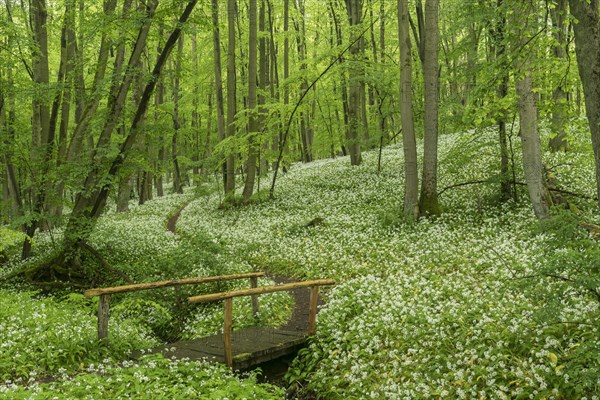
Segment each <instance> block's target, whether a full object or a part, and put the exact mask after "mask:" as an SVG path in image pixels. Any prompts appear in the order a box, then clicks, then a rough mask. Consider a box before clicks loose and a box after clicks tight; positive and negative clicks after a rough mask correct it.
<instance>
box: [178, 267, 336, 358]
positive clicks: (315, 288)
mask: <svg viewBox="0 0 600 400" xmlns="http://www.w3.org/2000/svg"><path fill="white" fill-rule="evenodd" d="M326 285H335V280H333V279H315V280H312V281H304V282H293V283H286V284H283V285H271V286H261V287H256V288H254V287H253V288H252V289H240V290H232V291H229V292H220V293H212V294H205V295H200V296H192V297H189V298H188V302H189V303H191V304H195V303H205V302H209V301H216V300H223V303H224V304H223V305H224V307H223V308H224V310H223V311H224V322H223V348H224V353H225V354H224V356H225V364H227V366H228V367H230V368H232V367H233V348H232V343H231V339H232V335H233V298H234V297H240V296H252V308H253V310H254V312H255V313H256V312H257V311H258V299H257V296H258V295H259V294H265V293H274V292H283V291H287V290H293V289H299V288H306V287H308V288H310V303H309V310H308V334H309V335H310V336H312V335H314V334H315V323H316V320H317V302H318V299H319V287H321V286H326Z"/></svg>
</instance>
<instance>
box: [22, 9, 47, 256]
mask: <svg viewBox="0 0 600 400" xmlns="http://www.w3.org/2000/svg"><path fill="white" fill-rule="evenodd" d="M30 7H31V8H30V24H31V28H32V30H33V40H34V45H35V50H34V52H33V55H32V72H33V81H34V83H35V84H36V86H37V87H38V90H41V91H42V92H43V91H45V90H46V89H47V88H49V84H50V70H49V66H48V31H47V29H46V24H47V19H48V13H47V10H46V2H45V0H32V1H31V5H30ZM32 107H33V114H32V167H33V179H34V180H35V181H37V189H36V190H35V192H34V193H33V196H32V200H33V213H34V215H37V217H35V219H34V220H33V221H31V222H30V223H29V224H27V227H26V229H25V233H26V234H27V236H28V237H29V238H33V235H34V234H35V231H36V230H37V228H38V227H39V225H40V223H41V219H40V215H41V214H42V212H43V211H44V209H43V208H44V206H45V204H46V195H47V185H48V178H49V177H48V172H49V169H50V160H51V159H52V157H53V153H54V135H53V132H52V131H51V130H50V106H49V104H48V101H47V100H46V99H45V98H44V96H35V97H34V99H33V103H32ZM30 253H31V240H25V241H24V242H23V251H22V258H23V259H25V258H28V257H29V256H30Z"/></svg>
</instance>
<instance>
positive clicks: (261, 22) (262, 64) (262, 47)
mask: <svg viewBox="0 0 600 400" xmlns="http://www.w3.org/2000/svg"><path fill="white" fill-rule="evenodd" d="M265 1H266V0H261V3H260V9H259V13H258V15H259V17H258V30H259V32H260V40H259V41H258V50H259V51H258V60H259V62H258V66H259V76H258V86H259V89H260V90H259V94H258V130H259V132H261V133H262V132H263V131H264V126H265V122H266V115H267V109H266V107H265V104H266V101H267V100H266V93H267V85H268V84H269V54H268V51H267V35H266V33H267V32H266V21H265V18H266V15H265V14H266V11H265ZM261 136H262V135H261ZM261 147H262V150H263V151H262V152H261V156H260V163H259V164H260V171H259V188H258V190H260V175H262V174H266V173H267V168H268V164H267V157H266V150H267V149H268V148H269V147H268V141H267V140H262V146H261Z"/></svg>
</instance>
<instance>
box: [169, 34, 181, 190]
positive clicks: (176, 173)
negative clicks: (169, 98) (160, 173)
mask: <svg viewBox="0 0 600 400" xmlns="http://www.w3.org/2000/svg"><path fill="white" fill-rule="evenodd" d="M182 58H183V35H181V36H179V39H178V40H177V54H176V56H175V68H174V70H175V71H174V72H175V77H174V82H173V139H172V142H171V146H172V147H171V159H172V161H173V192H174V193H183V180H182V172H181V166H180V165H179V158H178V157H179V152H178V148H177V145H178V143H177V142H178V140H179V131H180V130H181V121H180V119H179V90H180V80H181V79H180V75H181V59H182Z"/></svg>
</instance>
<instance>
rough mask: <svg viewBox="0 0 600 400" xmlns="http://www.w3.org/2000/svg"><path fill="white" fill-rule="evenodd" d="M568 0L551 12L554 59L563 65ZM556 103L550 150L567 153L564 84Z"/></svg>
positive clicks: (559, 0)
mask: <svg viewBox="0 0 600 400" xmlns="http://www.w3.org/2000/svg"><path fill="white" fill-rule="evenodd" d="M567 5H568V0H557V1H556V8H553V9H552V10H551V15H552V22H553V25H554V31H553V33H554V40H555V41H556V44H555V46H554V49H553V50H554V57H556V58H557V59H558V60H560V62H561V63H566V62H568V61H567V27H568V25H567V24H566V21H567V17H568V14H567V13H568V11H567ZM552 100H553V101H554V107H553V110H552V131H553V132H552V133H553V137H552V138H551V139H550V143H549V145H550V150H552V151H566V150H567V149H568V142H567V132H566V131H565V124H566V122H567V115H566V114H567V110H568V93H567V92H566V91H565V89H564V87H563V82H562V80H561V82H559V83H558V85H557V86H556V88H555V89H554V93H553V95H552Z"/></svg>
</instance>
